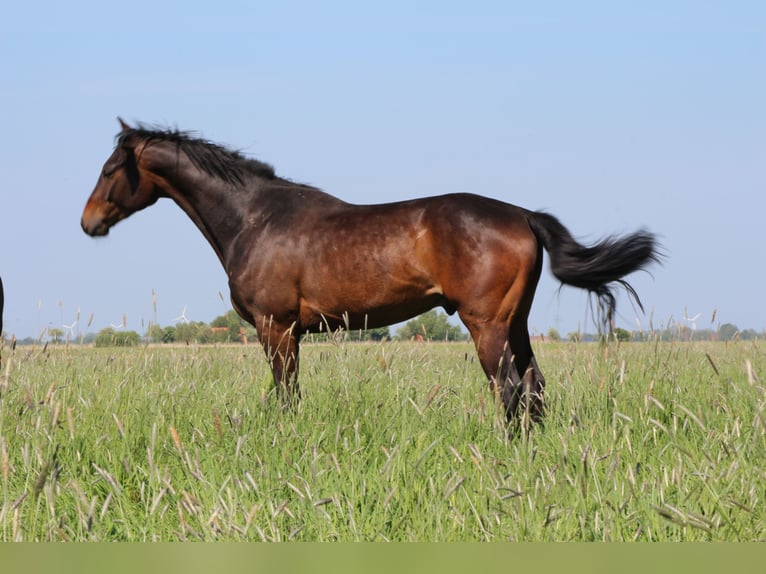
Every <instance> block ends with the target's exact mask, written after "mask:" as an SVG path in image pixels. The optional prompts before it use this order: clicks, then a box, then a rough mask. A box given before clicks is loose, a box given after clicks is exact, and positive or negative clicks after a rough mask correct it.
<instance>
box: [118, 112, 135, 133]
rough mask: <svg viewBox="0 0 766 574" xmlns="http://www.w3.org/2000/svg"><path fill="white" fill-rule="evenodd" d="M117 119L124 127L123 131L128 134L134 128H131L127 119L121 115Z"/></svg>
mask: <svg viewBox="0 0 766 574" xmlns="http://www.w3.org/2000/svg"><path fill="white" fill-rule="evenodd" d="M117 121H118V122H120V127H121V128H122V133H124V134H126V133H128V132H129V131H131V130H132V129H133V128H131V127H130V126H129V125H128V124H126V123H125V121H124V120H123V119H122V118H121V117H119V116H118V117H117Z"/></svg>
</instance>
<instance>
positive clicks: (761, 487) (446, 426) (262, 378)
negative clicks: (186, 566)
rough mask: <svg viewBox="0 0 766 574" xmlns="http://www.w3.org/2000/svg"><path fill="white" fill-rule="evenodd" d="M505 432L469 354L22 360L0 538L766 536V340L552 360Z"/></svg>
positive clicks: (79, 355)
mask: <svg viewBox="0 0 766 574" xmlns="http://www.w3.org/2000/svg"><path fill="white" fill-rule="evenodd" d="M536 349H537V355H538V359H539V362H540V365H541V367H542V369H543V372H544V373H545V374H546V377H547V380H548V387H547V390H548V404H549V412H548V415H547V418H546V421H545V425H544V427H537V428H535V429H534V430H533V431H532V432H531V433H530V434H528V435H525V434H517V435H515V436H510V437H509V435H508V432H507V431H506V429H505V428H504V425H503V423H502V420H501V419H500V417H499V416H498V415H497V412H498V411H497V407H496V405H495V403H494V401H493V398H492V396H491V394H490V393H489V391H488V389H487V384H486V381H485V380H484V377H483V375H482V373H481V371H480V368H479V366H478V362H477V360H476V358H475V353H474V351H473V348H472V346H471V345H470V344H408V343H387V344H340V345H332V344H326V345H305V346H304V348H303V349H302V362H301V389H302V394H303V400H302V402H301V404H300V405H299V406H298V407H297V408H295V409H293V410H284V409H281V408H280V407H279V406H278V403H277V401H276V399H275V397H273V395H272V394H271V393H270V392H269V388H270V378H271V377H270V374H269V372H268V370H267V366H266V363H265V359H264V357H263V353H262V351H261V349H260V348H258V347H255V346H249V347H246V348H245V347H222V348H213V347H183V348H181V347H177V348H162V347H148V348H138V349H137V348H133V349H93V348H79V347H69V348H63V347H62V348H54V349H51V348H48V349H47V350H46V351H43V350H42V349H40V348H36V349H31V348H26V347H19V348H18V349H17V350H16V352H15V353H14V354H10V353H9V351H8V350H7V349H5V350H4V352H3V370H2V378H0V458H1V459H2V460H1V469H0V470H1V476H0V485H1V486H2V494H1V495H0V504H1V505H2V506H1V507H0V540H2V541H15V540H24V541H27V540H30V541H31V540H42V541H65V540H72V541H88V540H118V541H174V540H209V541H212V540H233V541H236V540H250V541H257V540H267V541H278V540H312V541H315V540H316V541H329V540H367V541H385V540H419V541H475V540H515V541H554V540H556V541H558V540H562V541H563V540H566V541H595V540H605V541H608V540H611V541H622V540H624V541H628V540H639V541H668V540H716V541H718V540H729V541H752V540H763V539H764V538H766V517H765V516H764V508H765V504H764V502H765V499H766V393H765V392H764V391H765V388H764V381H763V377H764V373H765V372H766V359H765V357H766V344H764V343H753V342H738V343H729V344H723V343H630V344H622V345H619V346H618V345H617V344H610V345H608V346H600V345H598V344H567V343H562V344H538V345H537V346H536Z"/></svg>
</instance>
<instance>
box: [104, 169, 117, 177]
mask: <svg viewBox="0 0 766 574" xmlns="http://www.w3.org/2000/svg"><path fill="white" fill-rule="evenodd" d="M113 175H114V169H104V170H103V171H102V172H101V177H103V178H104V179H112V176H113Z"/></svg>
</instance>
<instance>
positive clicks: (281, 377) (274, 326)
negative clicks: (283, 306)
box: [257, 318, 300, 406]
mask: <svg viewBox="0 0 766 574" xmlns="http://www.w3.org/2000/svg"><path fill="white" fill-rule="evenodd" d="M258 323H259V324H258V328H257V331H258V338H259V339H260V340H261V344H262V345H263V350H264V351H265V352H266V358H267V359H268V361H269V364H270V365H271V372H272V374H273V375H274V387H275V388H276V391H277V396H278V397H280V399H281V400H282V403H283V404H284V405H285V406H290V405H292V404H293V403H296V402H297V401H298V400H300V389H299V387H298V351H299V346H300V345H299V336H298V334H297V332H296V328H295V324H294V323H293V324H291V325H287V326H286V325H282V324H279V323H277V322H275V321H274V319H273V318H265V319H263V320H262V321H259V322H258Z"/></svg>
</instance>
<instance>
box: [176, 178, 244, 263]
mask: <svg viewBox="0 0 766 574" xmlns="http://www.w3.org/2000/svg"><path fill="white" fill-rule="evenodd" d="M170 183H171V185H170V186H169V188H168V189H167V190H166V194H167V195H168V197H170V198H171V199H172V200H173V201H175V203H176V204H178V206H179V207H180V208H181V209H182V210H183V211H184V212H185V213H186V215H188V216H189V218H190V219H191V220H192V221H193V222H194V224H195V225H196V226H197V227H198V228H199V230H200V231H201V232H202V234H203V235H204V236H205V238H206V239H207V240H208V242H209V243H210V245H211V246H212V247H213V250H214V251H215V253H216V255H218V259H219V260H220V261H221V264H222V265H223V266H224V268H226V261H227V253H228V251H229V246H230V245H231V244H232V242H233V241H234V239H235V238H236V236H237V234H238V233H239V232H240V231H241V230H242V228H243V226H244V224H245V219H246V218H247V205H248V204H249V203H250V202H251V197H250V196H251V195H252V191H250V190H249V189H247V188H245V187H244V186H243V187H242V188H241V189H239V188H238V189H232V186H231V184H228V183H226V182H224V181H222V180H220V179H218V178H216V177H215V176H212V175H208V174H204V173H202V172H200V170H198V169H196V168H194V169H193V170H190V171H189V172H188V173H182V172H179V173H178V175H177V176H176V177H174V178H173V179H172V181H170Z"/></svg>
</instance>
